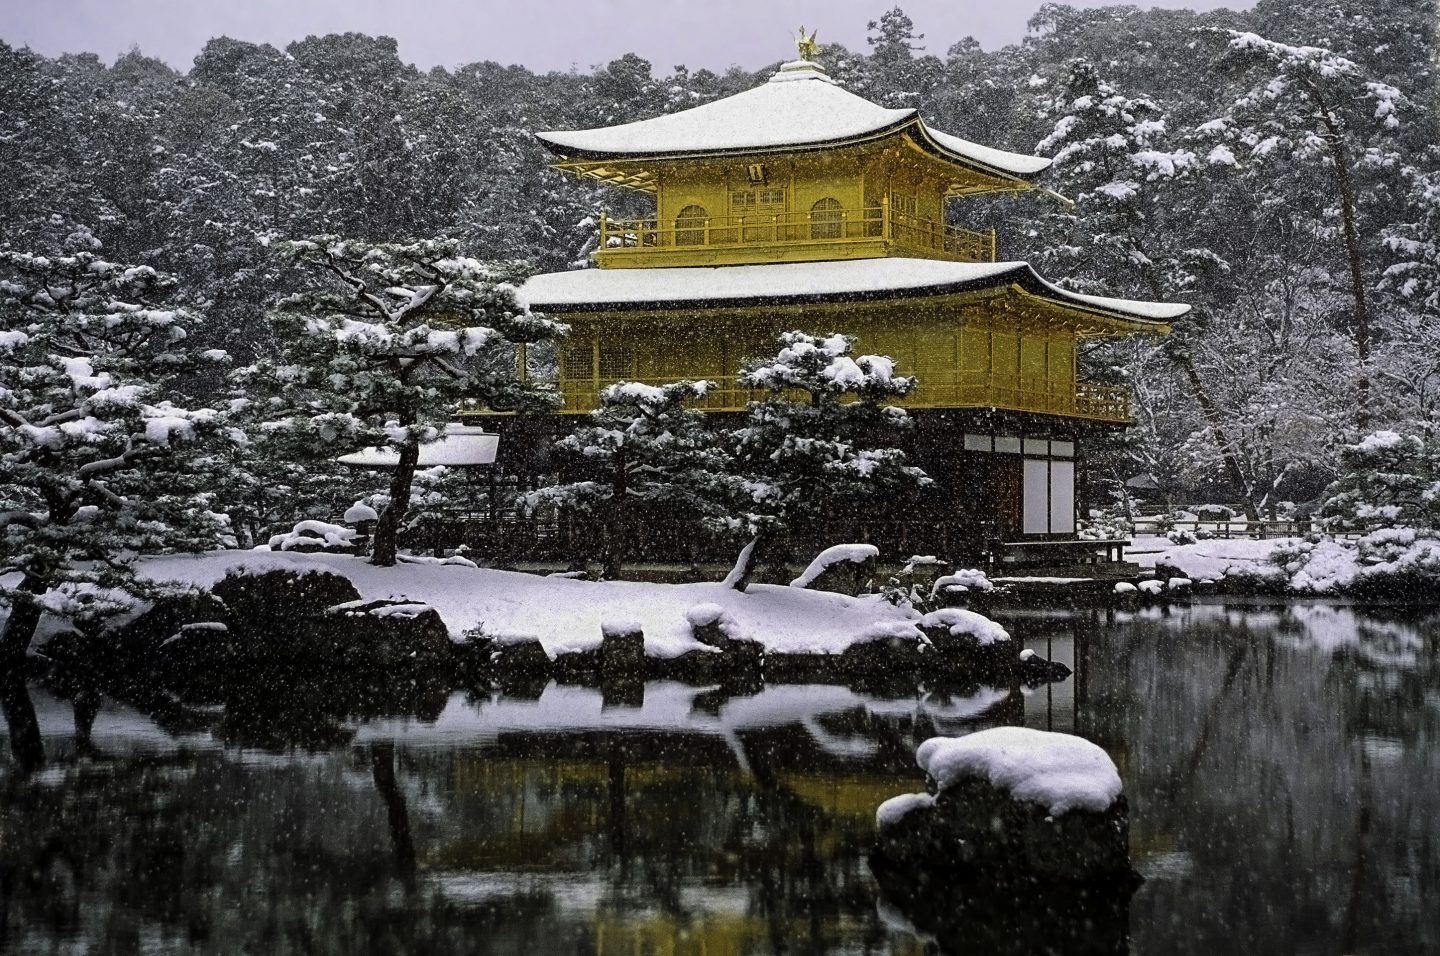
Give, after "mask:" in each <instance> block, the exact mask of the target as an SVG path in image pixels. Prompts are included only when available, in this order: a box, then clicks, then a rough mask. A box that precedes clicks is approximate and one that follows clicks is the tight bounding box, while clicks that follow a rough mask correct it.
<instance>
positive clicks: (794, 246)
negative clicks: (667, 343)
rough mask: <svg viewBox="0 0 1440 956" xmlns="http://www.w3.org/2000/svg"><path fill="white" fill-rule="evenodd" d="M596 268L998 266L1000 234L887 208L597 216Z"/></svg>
mask: <svg viewBox="0 0 1440 956" xmlns="http://www.w3.org/2000/svg"><path fill="white" fill-rule="evenodd" d="M599 225H600V247H599V248H598V249H597V250H596V252H595V261H596V262H597V263H599V264H600V265H602V266H606V267H611V268H614V267H627V266H628V267H644V268H654V267H658V266H710V265H716V266H718V265H737V264H742V263H765V262H808V261H815V260H824V259H874V258H879V257H881V256H909V257H915V258H921V259H946V260H950V261H953V262H994V261H995V231H994V230H993V229H992V230H990V231H989V232H976V231H974V230H970V229H962V228H960V227H958V226H951V225H947V224H946V223H943V222H936V221H934V220H931V219H920V218H916V217H914V216H907V215H904V214H901V213H897V212H896V211H895V210H893V209H891V208H890V207H888V206H874V207H870V208H865V209H860V210H857V211H851V210H834V211H829V212H824V213H817V212H813V211H812V212H794V213H780V214H760V215H752V216H717V217H705V218H698V217H697V218H693V219H687V218H683V217H682V218H677V219H673V220H657V219H611V218H609V217H607V216H605V215H603V214H602V215H601V216H600V223H599Z"/></svg>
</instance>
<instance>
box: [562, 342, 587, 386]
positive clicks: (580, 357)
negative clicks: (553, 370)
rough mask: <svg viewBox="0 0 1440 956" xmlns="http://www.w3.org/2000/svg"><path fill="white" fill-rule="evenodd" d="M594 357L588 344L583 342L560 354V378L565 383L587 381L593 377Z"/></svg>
mask: <svg viewBox="0 0 1440 956" xmlns="http://www.w3.org/2000/svg"><path fill="white" fill-rule="evenodd" d="M594 362H595V355H594V352H592V351H591V348H590V343H589V342H584V343H581V344H578V345H575V346H573V347H571V348H566V349H564V350H563V351H561V353H560V377H561V378H563V379H565V380H566V381H572V382H573V381H575V380H577V379H583V380H589V379H590V378H592V377H593V376H594V375H595V364H594Z"/></svg>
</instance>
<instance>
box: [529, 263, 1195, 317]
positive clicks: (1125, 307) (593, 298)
mask: <svg viewBox="0 0 1440 956" xmlns="http://www.w3.org/2000/svg"><path fill="white" fill-rule="evenodd" d="M1010 284H1017V285H1019V286H1020V287H1022V288H1023V289H1025V290H1026V291H1027V292H1030V293H1032V294H1034V295H1037V296H1040V297H1042V298H1046V299H1050V300H1052V301H1055V302H1059V303H1063V304H1066V305H1071V306H1076V307H1078V308H1083V309H1086V310H1088V311H1092V312H1102V313H1106V314H1108V315H1113V316H1117V317H1120V318H1125V319H1139V320H1142V321H1148V322H1166V321H1169V320H1170V319H1174V318H1177V317H1179V316H1181V315H1184V314H1185V313H1186V312H1188V311H1190V306H1188V305H1179V304H1170V303H1163V302H1140V301H1135V300H1131V299H1111V298H1105V297H1102V296H1094V295H1082V294H1080V293H1078V292H1070V291H1067V290H1065V289H1062V288H1060V287H1059V286H1057V285H1055V284H1053V283H1050V282H1047V281H1045V280H1044V279H1042V278H1041V277H1040V275H1039V274H1038V273H1037V272H1036V271H1035V270H1034V269H1032V268H1031V267H1030V264H1029V263H1028V262H982V263H975V262H945V261H942V260H939V259H905V258H877V259H855V260H844V261H831V262H786V263H777V264H764V265H740V266H704V267H683V268H666V269H581V270H577V271H574V272H550V273H545V274H543V275H537V276H535V277H533V278H531V279H530V280H529V281H528V282H526V283H525V284H524V285H523V286H522V287H521V289H520V292H519V298H520V300H521V301H522V302H524V303H525V304H526V305H528V306H530V307H531V308H533V309H537V310H540V311H546V312H598V311H611V310H617V309H635V308H641V307H645V308H654V309H667V308H671V309H679V308H695V307H697V306H704V305H718V306H742V305H759V304H783V303H792V304H804V303H810V302H825V301H835V300H840V301H854V300H865V299H894V298H916V297H919V296H928V295H943V294H946V293H952V292H962V291H965V290H967V289H976V288H993V287H996V286H1005V285H1010Z"/></svg>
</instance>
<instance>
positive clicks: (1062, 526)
mask: <svg viewBox="0 0 1440 956" xmlns="http://www.w3.org/2000/svg"><path fill="white" fill-rule="evenodd" d="M1050 533H1051V534H1074V533H1075V463H1074V462H1073V461H1052V462H1050Z"/></svg>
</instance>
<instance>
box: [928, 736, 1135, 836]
mask: <svg viewBox="0 0 1440 956" xmlns="http://www.w3.org/2000/svg"><path fill="white" fill-rule="evenodd" d="M915 760H916V762H917V763H919V764H920V768H921V769H922V770H924V771H925V773H926V775H927V776H929V777H930V778H931V779H932V780H934V781H935V785H936V786H937V787H938V789H939V791H940V792H941V793H944V792H945V791H946V790H947V789H950V788H952V787H954V786H956V785H957V784H959V783H960V782H961V781H962V780H967V779H975V780H983V781H985V782H987V783H989V784H990V785H991V786H992V787H995V788H996V789H997V790H1000V791H1001V792H1003V793H1006V794H1008V795H1009V796H1011V797H1013V798H1014V799H1016V800H1023V801H1027V802H1029V803H1035V804H1038V805H1040V806H1042V807H1044V808H1045V809H1046V810H1047V811H1048V812H1049V813H1050V814H1051V815H1052V816H1060V815H1061V814H1063V813H1067V812H1069V811H1070V810H1077V809H1079V810H1091V811H1094V812H1097V813H1098V812H1100V811H1102V810H1106V809H1109V807H1110V805H1111V804H1112V803H1114V802H1115V800H1116V799H1117V798H1118V797H1119V796H1120V790H1121V786H1120V772H1119V771H1118V770H1116V769H1115V762H1114V761H1112V760H1111V759H1110V756H1109V755H1108V754H1106V753H1105V751H1104V750H1101V749H1100V748H1099V747H1097V746H1096V745H1095V744H1092V743H1091V742H1090V741H1088V740H1085V739H1083V738H1081V737H1075V736H1073V735H1071V734H1056V733H1050V732H1048V731H1043V730H1032V729H1030V728H1028V727H993V728H991V729H989V730H982V731H978V732H977V733H973V734H969V735H968V736H965V737H932V738H931V739H930V740H927V741H925V742H924V743H923V744H921V745H920V748H919V749H918V750H917V751H915Z"/></svg>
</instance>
